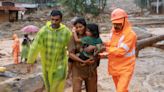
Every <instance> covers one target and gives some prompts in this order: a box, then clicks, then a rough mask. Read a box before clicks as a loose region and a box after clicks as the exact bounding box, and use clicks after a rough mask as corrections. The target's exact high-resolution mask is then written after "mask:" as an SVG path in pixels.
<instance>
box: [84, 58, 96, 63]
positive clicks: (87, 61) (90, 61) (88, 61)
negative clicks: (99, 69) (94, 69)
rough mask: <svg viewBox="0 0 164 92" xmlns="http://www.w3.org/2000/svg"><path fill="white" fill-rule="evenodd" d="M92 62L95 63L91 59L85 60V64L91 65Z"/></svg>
mask: <svg viewBox="0 0 164 92" xmlns="http://www.w3.org/2000/svg"><path fill="white" fill-rule="evenodd" d="M94 62H95V60H93V59H87V60H86V61H85V64H93V63H94Z"/></svg>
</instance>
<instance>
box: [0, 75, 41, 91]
mask: <svg viewBox="0 0 164 92" xmlns="http://www.w3.org/2000/svg"><path fill="white" fill-rule="evenodd" d="M0 86H1V87H0V92H42V91H41V90H43V86H44V84H43V80H42V77H41V74H40V73H38V74H37V75H31V76H27V77H23V78H19V77H16V78H11V79H8V80H5V81H3V82H0Z"/></svg>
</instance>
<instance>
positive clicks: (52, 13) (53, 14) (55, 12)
mask: <svg viewBox="0 0 164 92" xmlns="http://www.w3.org/2000/svg"><path fill="white" fill-rule="evenodd" d="M58 15H59V16H60V18H61V19H62V16H63V15H62V13H61V12H60V11H59V10H52V12H51V16H58Z"/></svg>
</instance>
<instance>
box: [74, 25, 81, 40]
mask: <svg viewBox="0 0 164 92" xmlns="http://www.w3.org/2000/svg"><path fill="white" fill-rule="evenodd" d="M72 32H73V37H74V39H75V42H79V43H80V42H81V39H80V38H78V36H77V33H76V28H73V29H72Z"/></svg>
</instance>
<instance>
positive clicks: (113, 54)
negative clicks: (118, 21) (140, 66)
mask: <svg viewBox="0 0 164 92" xmlns="http://www.w3.org/2000/svg"><path fill="white" fill-rule="evenodd" d="M136 39H137V38H136V34H135V33H134V32H133V31H132V30H131V26H130V25H129V23H128V21H127V20H125V26H124V28H123V30H122V31H121V32H116V31H115V30H114V29H112V31H111V34H110V38H109V41H108V43H107V44H108V45H107V52H108V53H109V56H108V61H109V63H108V70H109V73H110V74H112V75H118V74H121V73H125V72H132V71H133V69H134V65H135V59H136V57H135V48H136Z"/></svg>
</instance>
